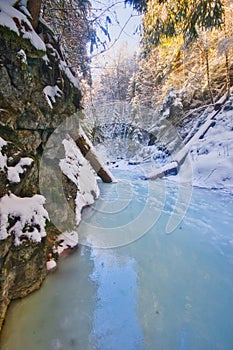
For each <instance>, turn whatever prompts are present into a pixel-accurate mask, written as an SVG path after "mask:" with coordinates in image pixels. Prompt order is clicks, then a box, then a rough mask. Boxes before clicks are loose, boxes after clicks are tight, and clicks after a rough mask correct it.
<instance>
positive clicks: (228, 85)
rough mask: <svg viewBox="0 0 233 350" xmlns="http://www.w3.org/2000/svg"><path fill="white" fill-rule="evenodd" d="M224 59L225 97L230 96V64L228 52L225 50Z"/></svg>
mask: <svg viewBox="0 0 233 350" xmlns="http://www.w3.org/2000/svg"><path fill="white" fill-rule="evenodd" d="M225 59H226V61H225V62H226V92H227V97H229V96H230V88H231V82H230V68H229V67H230V65H229V56H228V53H227V52H226V54H225Z"/></svg>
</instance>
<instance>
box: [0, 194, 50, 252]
mask: <svg viewBox="0 0 233 350" xmlns="http://www.w3.org/2000/svg"><path fill="white" fill-rule="evenodd" d="M44 204H45V198H44V197H43V196H41V195H38V194H37V195H34V196H33V197H25V198H20V197H17V196H15V195H14V194H10V195H5V196H4V197H2V198H1V199H0V219H1V220H0V222H1V224H0V240H3V239H6V238H7V237H8V236H10V235H14V243H15V245H16V246H17V245H20V244H21V243H22V242H23V241H25V240H32V241H33V242H41V239H42V238H43V237H45V236H46V231H45V224H46V220H49V216H48V213H47V211H46V210H45V208H44Z"/></svg>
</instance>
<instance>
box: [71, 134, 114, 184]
mask: <svg viewBox="0 0 233 350" xmlns="http://www.w3.org/2000/svg"><path fill="white" fill-rule="evenodd" d="M69 134H70V136H71V137H72V138H73V140H74V141H75V143H76V145H77V146H78V148H79V149H80V151H81V153H82V155H83V156H84V157H85V158H86V159H87V160H88V161H89V163H90V165H91V166H92V168H93V169H94V170H95V172H96V173H97V175H98V176H99V177H100V178H101V180H102V181H103V182H107V183H110V182H113V181H114V178H113V176H112V174H111V173H110V171H108V169H107V168H105V166H104V165H103V164H101V162H100V160H99V159H98V156H97V155H96V153H95V150H94V149H93V147H92V145H91V144H90V142H89V140H88V139H87V137H86V135H85V134H84V133H82V132H81V133H79V132H75V131H70V132H69Z"/></svg>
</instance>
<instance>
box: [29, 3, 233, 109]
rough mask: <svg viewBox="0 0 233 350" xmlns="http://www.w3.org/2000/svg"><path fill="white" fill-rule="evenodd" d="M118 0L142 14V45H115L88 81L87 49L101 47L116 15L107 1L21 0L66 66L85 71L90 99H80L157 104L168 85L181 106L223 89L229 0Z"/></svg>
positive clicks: (230, 44)
mask: <svg viewBox="0 0 233 350" xmlns="http://www.w3.org/2000/svg"><path fill="white" fill-rule="evenodd" d="M125 6H132V7H133V8H135V9H136V10H137V11H138V12H140V13H142V14H143V20H142V33H141V53H140V55H139V56H138V55H136V54H135V53H131V54H130V53H128V52H127V50H125V49H123V50H120V51H121V52H119V53H117V54H114V57H112V58H111V57H110V59H109V61H110V63H109V64H107V65H106V66H105V68H104V69H103V70H102V72H101V73H100V75H99V78H98V79H96V80H95V81H94V82H93V84H92V82H91V78H90V77H91V75H90V59H91V53H93V52H94V53H95V54H96V52H97V54H98V52H102V51H104V50H105V49H106V47H107V45H108V42H109V40H110V39H111V38H110V35H109V27H110V26H111V25H112V23H113V21H114V20H115V22H117V20H116V19H114V15H113V13H114V12H113V11H114V2H109V4H107V3H106V4H101V6H100V5H98V6H96V3H95V2H93V1H89V0H69V1H64V0H54V1H51V0H37V1H32V0H29V1H28V9H29V11H30V12H31V14H32V17H33V25H34V27H35V28H37V30H38V31H40V30H41V29H40V26H41V25H43V23H44V22H43V21H42V22H41V21H40V22H39V14H41V15H42V18H43V19H45V20H46V22H47V23H49V25H50V26H51V29H52V30H53V31H54V32H55V34H56V37H57V41H58V43H59V44H61V45H62V47H63V48H64V51H65V54H66V58H67V60H68V61H69V64H70V66H71V67H72V68H73V69H74V70H75V71H76V72H78V73H79V74H80V73H82V75H83V76H84V78H86V79H87V83H84V84H83V86H87V84H92V86H91V91H92V92H91V94H90V95H91V100H90V99H88V98H86V99H85V101H86V102H87V101H88V102H89V103H90V101H91V103H93V101H94V103H95V101H96V103H98V102H104V101H105V102H108V101H114V100H121V101H122V100H125V101H126V100H127V101H129V102H131V103H133V104H143V105H146V106H148V107H153V108H157V107H159V106H160V105H161V103H162V101H163V99H164V98H165V96H166V92H167V91H168V90H169V89H170V88H171V87H173V88H175V89H176V90H177V91H179V92H180V95H181V98H182V99H183V102H184V106H185V107H186V108H187V110H188V109H190V108H195V107H198V106H199V105H201V104H209V103H214V102H215V101H216V99H217V98H218V97H219V96H220V95H221V94H222V93H224V92H228V94H229V89H230V85H231V82H232V79H233V75H232V60H231V55H232V48H233V29H232V25H231V21H232V14H233V13H232V12H233V6H232V3H231V1H230V0H197V1H194V0H192V1H187V0H182V1H178V0H177V1H165V0H125ZM86 91H87V90H85V93H86ZM89 91H90V90H89Z"/></svg>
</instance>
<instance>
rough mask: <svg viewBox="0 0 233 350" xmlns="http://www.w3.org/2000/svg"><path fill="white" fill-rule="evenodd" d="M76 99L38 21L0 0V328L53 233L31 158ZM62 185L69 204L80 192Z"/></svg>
mask: <svg viewBox="0 0 233 350" xmlns="http://www.w3.org/2000/svg"><path fill="white" fill-rule="evenodd" d="M80 100H81V92H80V89H79V84H78V80H77V78H76V77H75V76H74V75H73V73H72V72H71V71H70V69H69V68H68V67H67V63H66V62H65V61H64V60H63V57H62V53H61V51H60V48H59V46H58V45H57V43H56V41H55V39H54V38H53V36H52V33H51V31H50V30H49V29H48V28H47V27H46V25H45V24H43V23H41V24H40V26H39V34H38V33H36V32H35V31H34V30H33V28H32V26H31V24H30V20H29V17H27V16H26V15H25V14H23V13H22V12H21V11H19V10H18V9H16V8H13V7H12V6H10V5H8V4H7V3H5V2H3V1H0V329H1V326H2V324H3V321H4V318H5V314H6V310H7V307H8V305H9V303H10V301H11V300H13V299H15V298H19V297H23V296H25V295H27V294H28V293H30V292H32V291H33V290H35V289H37V288H38V287H39V286H40V285H41V283H42V281H43V279H44V278H45V276H46V257H47V256H48V254H49V255H50V256H51V254H53V253H52V246H53V245H54V241H55V240H56V237H57V235H58V233H59V232H58V230H57V229H56V228H55V227H54V226H53V225H52V224H51V223H49V220H48V219H49V217H48V215H47V212H46V210H45V209H44V202H43V201H44V198H43V197H42V196H39V195H38V194H39V192H40V190H39V163H40V158H41V155H42V154H43V150H44V147H45V145H46V142H47V140H48V138H49V136H50V135H51V134H52V133H53V131H54V130H55V129H56V128H57V127H58V125H59V124H61V123H62V122H63V121H64V120H65V119H66V118H68V117H70V116H72V115H74V114H75V113H76V112H77V110H79V109H80ZM64 154H65V150H64ZM80 157H81V155H80ZM81 161H82V160H80V162H81ZM81 163H82V162H81ZM88 171H90V172H91V170H88ZM78 175H79V174H77V176H78ZM63 182H64V183H65V196H66V197H69V199H70V203H71V207H72V205H73V207H74V205H75V204H76V205H77V201H76V202H75V196H76V195H77V192H78V191H80V189H79V188H78V186H77V184H75V183H74V181H72V179H69V177H68V176H66V175H63ZM92 182H93V183H94V180H93V179H92ZM49 183H51V180H50V179H48V184H49ZM93 186H94V191H93V189H92V185H90V188H89V190H90V194H92V195H91V197H92V200H93V199H94V197H95V196H96V195H97V193H96V192H95V191H96V187H95V186H96V184H95V185H93ZM22 200H24V201H22ZM89 202H90V201H89ZM86 204H88V201H86V202H85V203H83V206H84V205H86ZM81 208H82V206H80V208H79V209H80V210H81ZM72 209H73V208H72ZM45 230H46V232H45Z"/></svg>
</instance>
